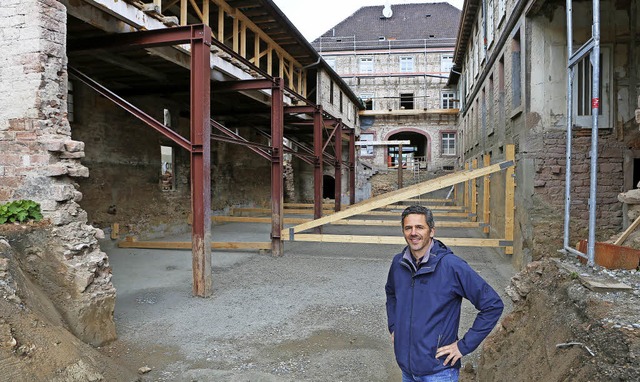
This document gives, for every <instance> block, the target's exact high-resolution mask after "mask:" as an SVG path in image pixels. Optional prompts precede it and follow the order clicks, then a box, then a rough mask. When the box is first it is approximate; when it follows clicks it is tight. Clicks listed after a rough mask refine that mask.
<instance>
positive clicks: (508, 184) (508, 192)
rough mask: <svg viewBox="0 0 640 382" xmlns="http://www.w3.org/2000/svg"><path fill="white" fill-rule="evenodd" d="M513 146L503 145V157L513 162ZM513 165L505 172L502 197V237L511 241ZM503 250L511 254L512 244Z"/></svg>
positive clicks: (513, 196) (513, 201) (513, 195)
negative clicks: (503, 196) (503, 194)
mask: <svg viewBox="0 0 640 382" xmlns="http://www.w3.org/2000/svg"><path fill="white" fill-rule="evenodd" d="M515 158H516V155H515V146H514V145H506V147H505V159H506V160H507V161H511V162H513V163H515ZM514 167H515V166H511V167H509V168H508V169H507V172H506V173H505V176H506V181H505V186H504V188H505V198H504V238H505V240H507V241H511V242H513V229H514V215H515V209H516V206H515V188H516V179H515V169H514ZM504 252H505V254H507V255H512V254H513V246H507V247H505V248H504Z"/></svg>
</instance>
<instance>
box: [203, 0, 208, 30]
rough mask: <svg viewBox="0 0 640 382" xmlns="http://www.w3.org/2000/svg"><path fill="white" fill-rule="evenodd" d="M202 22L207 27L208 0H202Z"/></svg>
mask: <svg viewBox="0 0 640 382" xmlns="http://www.w3.org/2000/svg"><path fill="white" fill-rule="evenodd" d="M202 22H203V23H204V24H205V25H209V0H202Z"/></svg>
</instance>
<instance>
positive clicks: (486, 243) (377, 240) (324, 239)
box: [283, 233, 511, 247]
mask: <svg viewBox="0 0 640 382" xmlns="http://www.w3.org/2000/svg"><path fill="white" fill-rule="evenodd" d="M436 238H437V239H438V240H440V241H442V242H443V243H445V244H446V245H448V246H453V247H505V246H506V245H508V244H511V242H507V241H504V240H502V239H475V238H460V237H447V238H445V237H436ZM283 239H285V240H290V238H289V234H287V235H284V236H283ZM293 239H294V240H293V241H310V242H320V243H358V244H397V245H406V244H407V242H406V241H405V240H404V237H402V236H400V235H399V236H364V235H327V234H310V233H300V234H295V235H294V237H293Z"/></svg>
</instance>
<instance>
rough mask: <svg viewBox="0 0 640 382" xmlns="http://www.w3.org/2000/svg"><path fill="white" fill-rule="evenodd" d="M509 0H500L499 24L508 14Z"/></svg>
mask: <svg viewBox="0 0 640 382" xmlns="http://www.w3.org/2000/svg"><path fill="white" fill-rule="evenodd" d="M506 3H507V0H498V25H500V23H501V22H502V20H504V16H505V15H506V14H507V4H506Z"/></svg>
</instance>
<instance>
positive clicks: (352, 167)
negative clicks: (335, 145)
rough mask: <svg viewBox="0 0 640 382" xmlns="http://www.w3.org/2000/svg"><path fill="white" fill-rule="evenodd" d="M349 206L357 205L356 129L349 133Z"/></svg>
mask: <svg viewBox="0 0 640 382" xmlns="http://www.w3.org/2000/svg"><path fill="white" fill-rule="evenodd" d="M349 204H351V205H354V204H356V129H351V130H350V131H349Z"/></svg>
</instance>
